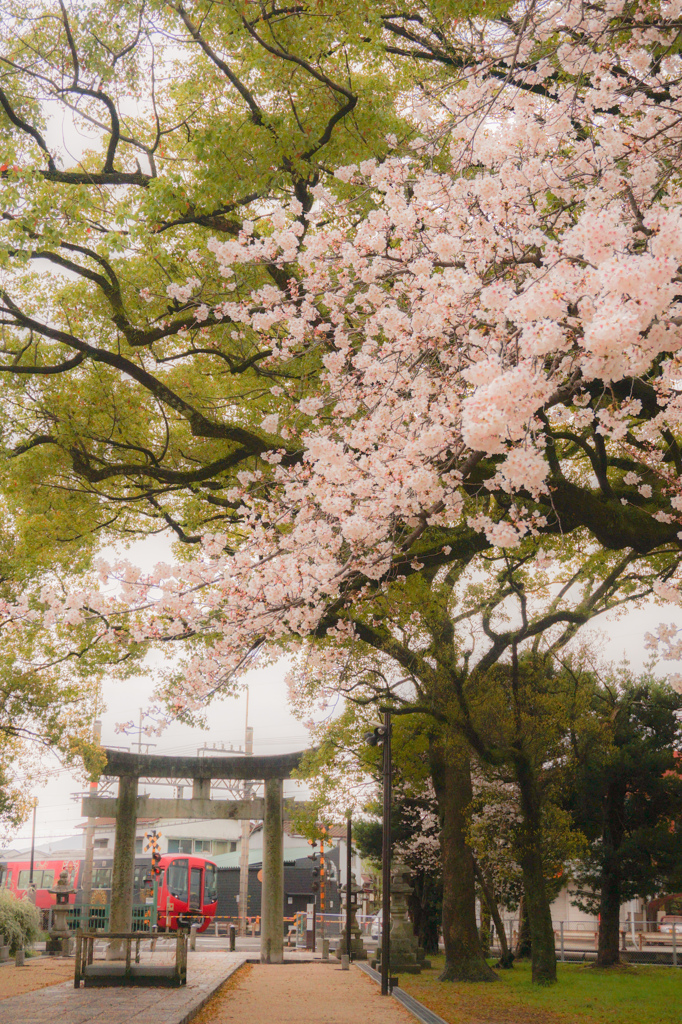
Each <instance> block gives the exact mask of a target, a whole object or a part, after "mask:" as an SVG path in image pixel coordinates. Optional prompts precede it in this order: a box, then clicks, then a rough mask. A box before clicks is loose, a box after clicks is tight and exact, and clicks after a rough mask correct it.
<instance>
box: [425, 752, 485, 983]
mask: <svg viewBox="0 0 682 1024" xmlns="http://www.w3.org/2000/svg"><path fill="white" fill-rule="evenodd" d="M430 757H431V771H432V776H433V783H434V788H435V791H436V798H437V800H438V811H439V814H440V818H441V851H442V859H443V941H444V943H445V969H444V970H443V973H442V974H441V976H440V980H441V981H495V980H496V978H497V975H496V974H495V972H494V971H493V970H492V969H491V968H490V967H489V966H488V964H487V963H486V962H485V958H484V956H483V952H482V950H481V943H480V941H479V937H478V928H477V927H476V892H475V886H474V858H473V856H472V853H471V850H470V849H469V847H468V846H467V844H466V839H465V828H466V810H467V807H468V806H469V804H470V803H471V800H472V796H473V793H472V788H471V772H470V769H469V759H468V756H467V754H466V752H465V751H464V749H463V747H462V746H461V745H457V744H455V743H454V742H449V743H447V745H445V744H440V743H439V744H435V743H432V745H431V751H430Z"/></svg>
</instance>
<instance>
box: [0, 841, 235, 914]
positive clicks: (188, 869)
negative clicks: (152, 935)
mask: <svg viewBox="0 0 682 1024" xmlns="http://www.w3.org/2000/svg"><path fill="white" fill-rule="evenodd" d="M159 867H160V869H161V874H160V876H159V898H158V925H159V929H163V930H168V931H176V930H177V927H178V922H179V923H180V925H181V926H182V925H183V924H187V923H191V922H192V921H196V920H200V919H201V921H202V923H201V927H200V928H198V929H197V930H198V931H199V932H203V931H206V929H207V928H208V927H209V925H210V924H211V922H212V920H213V918H214V917H215V913H216V907H217V904H218V871H217V868H216V865H215V864H214V863H213V861H210V860H207V859H206V858H205V857H192V856H188V855H182V854H172V853H168V854H165V855H164V856H162V857H161V860H160V862H159ZM111 869H112V861H111V859H109V860H102V859H101V858H99V857H97V858H96V859H95V861H94V862H93V870H92V889H93V900H92V905H93V906H95V905H98V906H106V905H108V904H109V903H110V901H111ZM63 870H66V872H67V874H68V877H69V884H70V886H71V888H73V889H76V892H75V894H74V895H73V896H71V897H70V899H69V902H70V903H72V904H74V905H76V906H79V905H82V903H83V890H82V889H81V888H80V885H81V883H82V877H83V861H82V860H72V859H70V860H37V861H36V862H35V864H34V866H33V881H34V884H35V886H36V906H37V907H39V908H40V909H41V910H47V909H49V907H52V906H54V903H55V898H54V896H53V895H52V894H51V893H50V892H48V890H49V889H50V888H51V887H52V886H53V885H54V884H55V882H56V881H57V880H58V879H59V874H60V872H61V871H63ZM150 877H151V859H150V858H148V857H147V858H142V857H140V858H136V860H135V874H134V881H133V891H134V894H135V899H134V903H135V905H137V906H139V905H141V904H144V903H145V900H144V890H145V880H146V879H148V878H150ZM28 879H29V862H28V861H27V860H26V861H23V860H22V861H7V862H5V863H3V864H0V885H2V886H4V887H6V888H8V889H11V891H12V892H13V893H15V895H17V896H23V895H25V893H26V891H27V889H28ZM95 894H96V899H95V898H94V897H95Z"/></svg>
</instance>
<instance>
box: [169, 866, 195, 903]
mask: <svg viewBox="0 0 682 1024" xmlns="http://www.w3.org/2000/svg"><path fill="white" fill-rule="evenodd" d="M188 874H189V861H187V860H172V861H171V862H170V864H169V865H168V869H167V871H166V879H167V882H166V884H167V885H168V891H169V893H170V894H171V896H175V898H176V899H178V900H185V901H186V900H187V881H188V877H187V876H188Z"/></svg>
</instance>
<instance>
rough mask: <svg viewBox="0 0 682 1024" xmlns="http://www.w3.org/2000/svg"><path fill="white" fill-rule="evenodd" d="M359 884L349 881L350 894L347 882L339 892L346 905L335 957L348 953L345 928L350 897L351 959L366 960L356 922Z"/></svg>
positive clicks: (358, 926) (339, 958)
mask: <svg viewBox="0 0 682 1024" xmlns="http://www.w3.org/2000/svg"><path fill="white" fill-rule="evenodd" d="M361 891H362V890H361V889H360V886H359V885H355V883H354V882H351V883H350V894H349V884H348V882H347V883H346V884H345V885H342V886H341V888H340V890H339V892H340V894H341V895H342V896H343V902H344V906H345V907H346V914H344V922H343V929H342V931H341V935H340V936H339V944H338V946H337V947H336V954H335V955H336V958H337V960H341V959H342V958H343V956H344V954H345V955H346V956H347V955H348V930H347V923H348V917H347V908H348V900H349V899H350V952H351V957H352V958H353V960H366V959H367V951H366V950H365V946H364V943H363V941H362V934H361V932H360V925H359V924H358V921H357V918H356V916H355V915H356V913H357V909H358V893H359V892H361Z"/></svg>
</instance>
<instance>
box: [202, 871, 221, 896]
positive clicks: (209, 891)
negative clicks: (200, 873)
mask: <svg viewBox="0 0 682 1024" xmlns="http://www.w3.org/2000/svg"><path fill="white" fill-rule="evenodd" d="M217 899H218V872H217V871H216V867H215V864H204V903H205V904H206V903H215V901H216V900H217Z"/></svg>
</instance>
